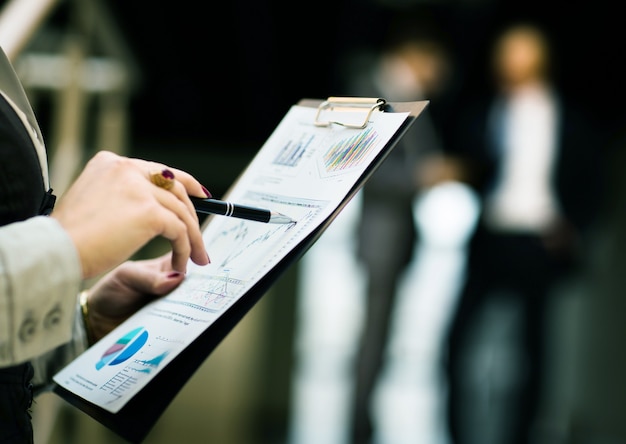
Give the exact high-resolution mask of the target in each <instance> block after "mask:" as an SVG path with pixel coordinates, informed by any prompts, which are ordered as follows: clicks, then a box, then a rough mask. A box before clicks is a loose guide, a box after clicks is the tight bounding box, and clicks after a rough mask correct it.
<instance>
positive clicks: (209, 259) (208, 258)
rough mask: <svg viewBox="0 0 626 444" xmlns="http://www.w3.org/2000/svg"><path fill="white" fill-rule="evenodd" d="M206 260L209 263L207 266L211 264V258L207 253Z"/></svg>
mask: <svg viewBox="0 0 626 444" xmlns="http://www.w3.org/2000/svg"><path fill="white" fill-rule="evenodd" d="M206 258H207V260H208V261H209V264H210V263H211V258H210V257H209V253H207V255H206Z"/></svg>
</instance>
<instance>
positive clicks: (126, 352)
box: [96, 327, 148, 370]
mask: <svg viewBox="0 0 626 444" xmlns="http://www.w3.org/2000/svg"><path fill="white" fill-rule="evenodd" d="M147 340H148V331H147V330H146V329H145V328H143V327H137V328H135V329H133V330H131V331H129V332H128V333H126V334H125V335H124V336H122V337H121V338H119V339H118V340H117V341H116V342H115V344H113V345H111V346H110V347H109V348H108V349H107V350H106V351H105V352H104V353H103V354H102V357H101V358H100V360H99V361H98V362H97V363H96V369H97V370H100V369H101V368H103V367H105V366H107V365H118V364H121V363H122V362H124V361H126V360H127V359H129V358H130V357H131V356H133V355H134V354H135V353H137V352H138V351H139V350H140V349H141V347H143V346H144V345H145V343H146V341H147Z"/></svg>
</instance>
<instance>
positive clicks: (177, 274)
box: [167, 271, 182, 279]
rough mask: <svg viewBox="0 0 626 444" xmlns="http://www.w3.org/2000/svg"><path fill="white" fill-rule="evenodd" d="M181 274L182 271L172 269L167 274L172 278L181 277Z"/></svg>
mask: <svg viewBox="0 0 626 444" xmlns="http://www.w3.org/2000/svg"><path fill="white" fill-rule="evenodd" d="M181 275H182V273H181V272H180V271H172V272H171V273H170V274H168V275H167V277H168V278H170V279H174V278H177V277H180V276H181Z"/></svg>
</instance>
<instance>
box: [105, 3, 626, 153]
mask: <svg viewBox="0 0 626 444" xmlns="http://www.w3.org/2000/svg"><path fill="white" fill-rule="evenodd" d="M108 5H109V6H110V9H111V10H112V11H113V14H114V15H115V17H116V18H117V20H118V23H119V25H120V26H121V28H122V31H123V33H124V34H125V36H126V40H127V42H128V43H129V45H130V47H131V50H132V51H133V53H134V54H135V55H136V57H137V59H138V62H139V64H140V67H141V70H142V79H143V83H142V86H141V89H140V90H138V91H137V94H136V96H135V99H134V103H133V114H132V115H133V119H134V125H133V137H134V141H135V146H137V147H143V146H146V145H155V146H157V145H163V144H169V143H172V144H175V145H179V144H181V143H186V144H188V145H189V146H192V145H193V146H195V145H203V144H206V143H211V144H216V145H222V146H223V147H225V148H226V147H231V148H232V149H238V150H243V152H247V153H250V152H253V151H254V150H255V149H256V148H257V147H258V146H259V144H260V143H262V142H263V141H264V140H265V138H266V137H267V136H268V135H269V133H270V132H271V130H272V129H273V128H274V126H275V125H276V124H277V122H278V120H279V119H280V118H281V117H282V115H283V114H284V113H285V111H286V110H287V109H288V107H289V106H290V105H291V104H293V103H294V102H296V101H297V100H299V99H300V98H302V97H316V98H325V97H327V96H331V95H342V91H343V90H344V85H342V82H341V74H340V73H339V72H338V70H339V67H340V66H341V65H340V63H341V61H342V59H344V58H345V57H346V56H347V55H349V54H350V53H351V52H352V51H355V50H358V49H363V48H368V47H369V48H371V47H375V46H376V45H377V44H379V43H380V42H381V40H382V38H383V36H384V35H385V34H386V32H387V27H388V26H390V24H392V23H394V22H393V19H394V17H395V16H397V15H398V14H400V15H408V14H415V15H416V16H417V17H419V18H420V19H421V20H429V21H431V22H432V23H435V24H436V26H438V27H439V28H440V29H442V30H443V32H444V33H445V35H446V38H447V39H448V41H449V42H450V43H451V45H452V47H453V50H454V55H455V58H456V63H457V65H456V82H457V83H456V85H455V88H456V92H457V93H458V94H459V98H460V97H462V96H463V94H465V93H466V92H469V91H475V90H477V89H479V88H482V87H483V86H484V83H485V81H486V77H485V64H484V57H485V54H486V51H487V47H488V44H489V42H490V39H491V36H492V35H493V33H494V32H495V31H496V30H497V29H498V27H499V26H502V25H503V23H505V22H506V21H507V20H509V19H515V18H522V17H525V18H530V19H533V20H535V21H539V22H541V23H543V24H544V25H546V27H548V29H549V30H550V31H551V32H552V34H553V39H554V42H555V45H556V48H557V51H556V55H557V57H558V59H557V60H556V62H558V76H559V77H558V81H559V83H560V85H561V86H562V87H563V89H564V90H565V92H566V93H568V94H569V95H570V96H573V97H575V98H576V99H577V100H579V101H580V102H581V103H582V104H583V105H584V106H586V107H588V109H589V110H590V111H592V116H591V117H593V118H594V119H595V120H597V122H598V123H599V124H600V125H602V126H603V127H604V128H605V129H606V130H607V131H611V130H615V129H616V128H618V127H619V122H621V120H622V119H623V116H624V110H623V107H624V99H625V98H626V97H625V93H626V91H625V88H624V87H623V85H622V82H623V79H624V75H625V74H626V69H625V67H624V63H623V58H624V55H625V51H624V49H625V46H624V25H623V16H622V14H620V13H618V12H617V6H616V5H617V3H615V2H610V1H607V0H601V1H594V2H576V1H573V2H546V1H544V2H515V3H514V2H504V1H500V2H497V1H491V2H489V1H473V2H472V1H467V2H463V1H431V2H413V3H411V2H410V1H409V0H405V1H397V2H391V1H389V2H386V3H383V2H382V1H381V2H374V1H373V0H333V1H331V0H318V1H316V2H294V1H286V0H255V1H252V0H235V1H231V2H224V3H217V2H210V3H205V2H197V1H192V0H177V1H176V2H173V3H169V4H165V3H162V2H154V1H148V0H133V1H121V0H116V1H111V2H108ZM451 118H452V116H451Z"/></svg>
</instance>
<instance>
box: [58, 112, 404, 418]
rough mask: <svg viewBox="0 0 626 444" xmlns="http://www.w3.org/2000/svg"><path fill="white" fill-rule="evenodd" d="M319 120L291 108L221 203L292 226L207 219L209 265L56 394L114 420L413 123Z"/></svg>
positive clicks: (97, 352)
mask: <svg viewBox="0 0 626 444" xmlns="http://www.w3.org/2000/svg"><path fill="white" fill-rule="evenodd" d="M317 111H318V110H317V109H316V108H312V107H309V106H301V105H294V106H293V107H291V108H290V110H289V111H288V112H287V114H286V115H285V116H284V118H283V120H282V121H281V122H280V123H279V125H278V126H277V127H276V129H275V131H274V132H273V133H272V135H271V136H270V137H269V138H268V140H267V141H266V142H265V144H264V145H263V146H262V147H261V149H260V150H259V152H258V153H257V155H256V156H255V157H254V158H253V160H252V161H251V162H250V164H249V165H248V166H247V168H246V169H245V170H244V171H243V173H242V174H241V176H240V177H239V179H238V180H237V181H236V183H235V184H234V185H233V187H232V188H231V189H230V190H229V193H228V196H226V198H227V200H228V201H230V202H235V203H239V204H243V205H249V206H254V207H262V208H267V209H270V210H272V211H277V212H280V213H283V214H285V215H287V216H289V217H290V218H291V219H293V220H294V221H295V222H293V223H288V224H271V223H263V222H256V221H250V220H244V219H237V218H233V217H226V216H220V215H213V216H209V218H208V219H207V221H206V222H205V223H204V225H203V228H202V233H203V239H204V242H205V245H206V248H207V251H208V252H209V256H210V257H211V263H210V264H209V265H206V266H198V265H196V264H194V263H192V262H189V265H188V272H187V276H186V278H185V280H184V281H183V283H182V284H181V285H180V286H179V287H178V288H177V289H175V290H174V291H172V292H171V293H170V294H168V295H166V296H164V297H163V298H160V299H158V300H155V301H153V302H152V303H150V304H149V305H147V306H145V307H144V308H143V309H141V310H140V311H139V312H137V313H136V314H135V315H133V316H132V317H131V318H129V319H128V320H126V321H125V322H124V323H122V324H121V325H119V326H118V327H117V328H116V329H115V330H113V331H112V332H111V333H110V334H109V335H107V336H106V337H104V338H103V339H102V340H100V341H99V342H98V343H96V344H94V345H93V346H92V347H91V348H89V349H88V350H87V351H86V352H85V353H83V354H82V355H81V356H79V357H78V358H77V359H75V360H74V361H73V362H71V363H70V364H69V365H68V366H66V367H65V368H64V369H63V370H61V371H60V372H59V373H57V374H56V375H55V376H54V381H55V382H56V383H57V384H58V385H59V386H60V387H62V388H64V389H66V390H67V391H69V392H72V393H73V394H75V395H77V396H78V397H80V398H82V399H84V400H86V401H88V402H89V403H92V404H94V405H95V406H97V407H99V408H102V409H104V410H106V411H107V412H110V413H117V412H119V411H120V409H122V408H123V407H124V406H125V405H126V404H127V402H129V400H131V399H132V398H133V397H134V396H135V395H136V394H137V393H138V392H140V391H141V390H142V389H143V388H144V387H146V385H147V384H148V383H149V382H150V381H151V380H152V378H154V377H155V376H156V375H157V374H158V373H159V372H160V371H161V370H162V369H164V368H165V367H166V366H167V365H168V364H170V363H171V362H172V361H173V360H174V359H175V358H176V356H177V355H179V353H181V351H183V350H184V349H185V348H186V347H187V346H188V345H189V344H191V343H192V342H193V341H194V339H196V338H197V337H198V336H199V335H200V334H202V333H203V332H204V331H205V330H206V329H207V328H209V327H210V326H211V325H212V324H213V323H214V322H215V321H216V320H217V319H218V318H220V317H221V316H224V315H225V314H226V313H227V312H228V310H229V308H230V307H232V306H233V304H235V303H236V302H237V301H238V300H239V299H240V298H242V297H243V296H244V295H246V292H247V291H249V290H250V289H251V288H252V287H253V286H254V285H255V284H256V283H257V282H258V281H259V280H260V279H261V278H262V277H263V276H264V275H265V274H266V273H268V272H269V271H270V270H272V269H273V268H274V267H275V266H276V265H277V264H278V263H280V262H281V261H282V260H284V259H285V257H286V256H287V255H288V254H289V253H290V252H291V251H292V250H293V249H294V248H296V247H297V246H298V245H300V243H301V242H302V241H303V240H305V239H306V238H307V237H309V236H310V235H312V234H313V233H314V232H315V230H317V229H319V227H320V226H321V225H322V224H324V223H326V222H327V220H328V219H329V218H330V217H331V216H332V215H333V214H336V211H337V208H338V207H339V206H340V205H341V204H342V202H344V203H345V198H346V196H348V195H349V194H350V193H351V192H353V191H354V188H355V186H357V184H358V183H359V181H360V180H362V177H363V175H364V173H365V172H366V170H367V169H368V168H369V167H370V165H371V164H372V162H373V161H374V159H376V158H377V156H380V155H381V152H382V151H383V150H384V149H385V147H387V146H388V144H389V142H390V140H391V138H392V137H394V135H395V134H396V133H397V131H398V129H399V128H400V127H401V126H402V125H403V123H404V122H405V120H406V119H407V117H408V116H409V112H374V113H372V114H371V115H370V116H369V118H368V122H367V125H366V126H365V127H364V128H349V127H345V126H342V125H335V124H331V125H329V126H326V127H320V126H316V125H315V124H314V121H315V120H316V114H317ZM329 112H332V111H329ZM352 118H354V120H355V121H358V120H359V119H361V120H362V119H363V116H362V114H359V113H356V112H355V115H354V116H352V115H351V114H350V113H349V112H348V113H346V112H343V113H342V115H341V119H342V120H343V121H345V120H346V119H352ZM207 168H210V165H209V166H207Z"/></svg>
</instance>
